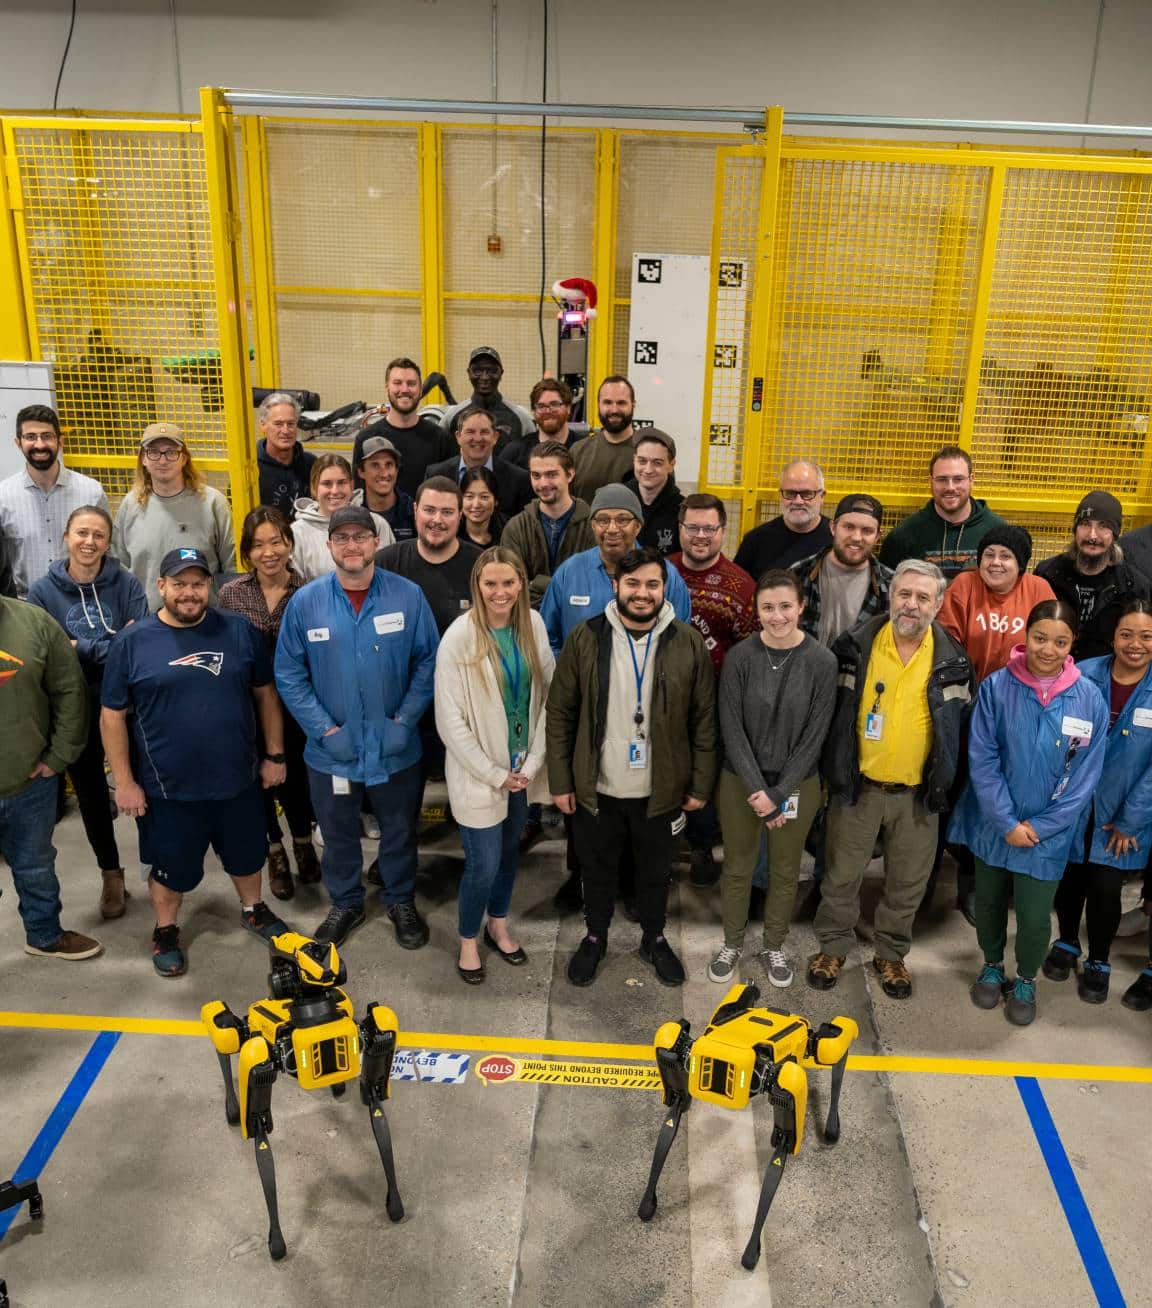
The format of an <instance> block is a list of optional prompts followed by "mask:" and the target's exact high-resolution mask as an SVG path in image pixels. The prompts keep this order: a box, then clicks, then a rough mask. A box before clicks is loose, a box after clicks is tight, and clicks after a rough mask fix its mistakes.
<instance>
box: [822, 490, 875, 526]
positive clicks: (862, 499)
mask: <svg viewBox="0 0 1152 1308" xmlns="http://www.w3.org/2000/svg"><path fill="white" fill-rule="evenodd" d="M845 513H867V514H869V515H870V516H871V517H873V518H875V519H876V521H877V522H879V521H880V520H881V518H883V516H884V506H883V505H882V504H881V503H880V501H879V500H878V499H877V498H876V496H875V495H866V494H856V495H845V496H844V497H843V498H842V499H841V501H840V503H839V504H837V505H836V512H835V513H834V514H833V515H832V518H833V520H835V519H836V518H840V517H842V516H843V515H844V514H845Z"/></svg>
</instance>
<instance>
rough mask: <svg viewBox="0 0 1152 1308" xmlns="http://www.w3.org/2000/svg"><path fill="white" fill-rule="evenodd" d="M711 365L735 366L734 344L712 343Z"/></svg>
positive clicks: (716, 366)
mask: <svg viewBox="0 0 1152 1308" xmlns="http://www.w3.org/2000/svg"><path fill="white" fill-rule="evenodd" d="M712 366H713V368H735V367H736V346H735V345H714V346H713V347H712Z"/></svg>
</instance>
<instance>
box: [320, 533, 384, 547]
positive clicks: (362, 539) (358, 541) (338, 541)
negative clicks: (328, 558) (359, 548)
mask: <svg viewBox="0 0 1152 1308" xmlns="http://www.w3.org/2000/svg"><path fill="white" fill-rule="evenodd" d="M328 539H329V540H330V541H331V542H332V544H333V545H367V544H368V542H369V541H370V540H374V539H375V537H374V536H373V535H372V533H371V532H370V531H358V532H355V533H354V534H353V535H351V536H346V535H345V534H344V533H343V532H342V531H338V532H337V533H336V534H335V535H334V536H329V537H328Z"/></svg>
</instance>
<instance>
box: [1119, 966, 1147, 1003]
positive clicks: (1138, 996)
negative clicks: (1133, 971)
mask: <svg viewBox="0 0 1152 1308" xmlns="http://www.w3.org/2000/svg"><path fill="white" fill-rule="evenodd" d="M1120 1002H1121V1003H1122V1004H1123V1005H1124V1007H1125V1008H1131V1009H1132V1010H1133V1011H1134V1012H1137V1013H1146V1012H1147V1011H1148V1010H1149V1009H1150V1008H1152V967H1146V968H1145V969H1144V971H1143V972H1141V973H1140V975H1139V976H1138V977H1137V978H1136V980H1135V981H1133V982H1132V984H1131V985H1130V986H1129V987H1128V989H1127V990H1125V991H1124V994H1123V996H1122V997H1121V999H1120Z"/></svg>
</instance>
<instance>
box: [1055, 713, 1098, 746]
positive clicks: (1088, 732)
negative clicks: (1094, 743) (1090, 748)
mask: <svg viewBox="0 0 1152 1308" xmlns="http://www.w3.org/2000/svg"><path fill="white" fill-rule="evenodd" d="M1060 732H1061V734H1062V735H1065V736H1067V737H1069V739H1074V738H1079V739H1080V740H1085V741H1087V740H1091V739H1092V723H1091V722H1086V721H1085V720H1084V719H1083V718H1071V717H1065V718H1064V720H1063V721H1062V722H1061V723H1060Z"/></svg>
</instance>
